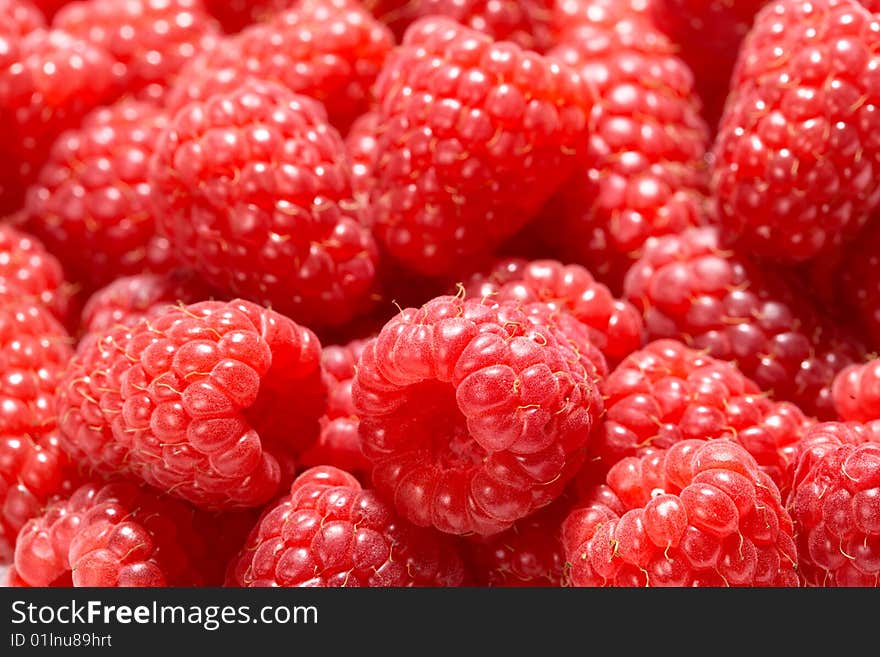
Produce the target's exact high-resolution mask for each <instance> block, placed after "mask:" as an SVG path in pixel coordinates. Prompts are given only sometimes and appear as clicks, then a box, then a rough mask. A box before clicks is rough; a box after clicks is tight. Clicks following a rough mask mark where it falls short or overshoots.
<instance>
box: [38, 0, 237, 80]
mask: <svg viewBox="0 0 880 657" xmlns="http://www.w3.org/2000/svg"><path fill="white" fill-rule="evenodd" d="M53 25H54V26H55V27H58V28H61V29H63V30H67V31H68V32H69V33H70V34H73V35H75V36H78V37H80V38H82V39H85V40H88V41H89V42H91V43H93V44H95V45H97V46H100V47H102V48H104V49H105V50H106V51H107V52H109V53H110V54H112V55H113V57H114V58H115V59H116V61H117V62H118V63H119V65H120V66H121V67H122V84H123V86H124V88H125V90H126V91H129V92H137V91H140V90H142V89H144V88H145V87H148V86H149V85H156V87H157V88H162V87H164V86H166V85H167V84H168V83H169V82H170V81H171V79H172V78H173V76H174V75H175V74H176V73H177V72H178V70H179V69H180V67H181V66H182V65H183V64H184V63H185V62H186V61H188V60H190V59H192V58H193V57H195V56H196V55H197V54H199V53H201V52H202V51H204V50H210V49H212V48H213V47H214V46H215V45H216V44H217V40H218V37H219V34H220V28H219V25H218V24H217V23H216V22H215V21H214V20H213V19H212V18H211V17H210V15H209V14H208V13H207V11H206V10H205V8H204V7H203V6H202V4H201V0H82V1H81V2H71V3H70V4H69V5H67V6H66V7H64V8H63V9H62V10H61V11H59V12H58V15H57V16H56V17H55V20H54V21H53ZM145 93H147V94H148V95H150V96H154V97H156V96H157V95H158V94H160V93H161V92H160V91H159V90H158V89H154V90H147V91H146V92H145Z"/></svg>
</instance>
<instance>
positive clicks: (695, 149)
mask: <svg viewBox="0 0 880 657" xmlns="http://www.w3.org/2000/svg"><path fill="white" fill-rule="evenodd" d="M570 4H571V3H562V4H561V8H560V9H559V10H558V11H559V12H564V11H565V8H566V6H567V5H570ZM576 6H577V7H579V9H580V12H582V13H577V14H576V15H574V16H572V17H570V18H568V17H566V16H565V14H564V13H562V17H565V18H566V19H567V21H568V22H569V24H568V25H565V29H564V31H563V34H562V37H561V43H560V45H559V46H558V47H556V48H554V49H553V50H551V51H550V54H551V55H555V56H557V57H559V58H560V59H562V60H563V61H564V62H565V63H567V64H569V65H570V66H571V67H572V68H574V69H576V70H577V71H578V72H579V73H580V74H581V76H582V77H583V78H584V79H585V80H588V81H589V82H592V83H593V84H594V85H595V88H596V90H597V93H598V97H599V100H598V101H597V102H596V104H595V105H594V106H593V113H592V116H591V120H590V124H591V126H593V129H592V132H591V134H590V138H589V155H588V161H587V163H586V166H584V167H581V169H580V170H579V171H578V172H577V173H576V174H575V175H574V177H573V178H572V179H571V180H570V181H569V182H568V183H567V184H566V185H565V186H563V188H562V190H561V191H560V192H559V194H557V195H556V197H555V198H554V199H553V200H552V201H551V203H550V204H549V205H548V207H547V208H545V211H544V212H543V218H542V220H541V221H540V222H539V226H544V225H546V226H547V228H546V231H545V233H546V235H545V239H548V238H549V241H550V242H551V243H554V242H555V243H558V244H559V247H560V248H561V249H562V250H563V253H565V254H566V256H567V257H568V258H570V259H572V260H575V261H578V262H582V263H584V264H585V265H587V266H588V267H589V268H590V270H591V271H593V272H595V273H596V274H597V275H598V276H600V278H602V280H603V281H608V283H609V284H610V285H612V287H613V288H615V289H617V288H618V287H619V284H620V281H621V280H622V278H623V274H624V272H625V271H626V268H627V267H628V265H629V264H630V263H631V262H632V260H633V259H634V255H633V254H634V252H637V251H638V249H640V248H641V247H642V245H643V244H644V242H645V240H647V239H648V237H650V236H652V235H665V234H668V233H678V232H681V231H682V230H684V229H685V228H687V227H688V226H693V225H697V224H700V223H704V210H705V208H704V205H705V198H704V192H705V189H706V187H707V183H708V174H707V170H706V166H705V164H704V156H705V154H706V151H707V149H708V146H709V134H708V130H707V128H706V125H705V123H704V122H703V120H702V118H701V117H700V103H699V100H698V99H697V96H696V94H695V92H694V82H693V78H692V75H691V73H690V71H689V70H688V68H687V66H686V65H685V64H684V63H683V62H682V61H681V60H680V59H679V58H678V56H677V51H676V49H675V46H674V44H672V43H671V42H670V41H669V40H668V39H667V38H666V37H665V36H664V35H663V34H661V33H660V32H658V31H657V29H656V28H655V27H654V26H653V24H652V23H651V22H650V21H649V20H648V18H647V17H646V15H645V14H644V12H637V11H635V10H633V9H631V8H630V7H629V6H628V3H626V2H618V1H617V0H589V1H588V2H583V1H580V2H578V3H576ZM560 20H562V18H560ZM560 221H561V226H560V227H559V228H553V229H552V230H551V229H550V226H551V225H553V226H555V225H556V224H557V223H558V222H560Z"/></svg>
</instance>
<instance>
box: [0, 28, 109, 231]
mask: <svg viewBox="0 0 880 657" xmlns="http://www.w3.org/2000/svg"><path fill="white" fill-rule="evenodd" d="M116 93H117V86H116V76H115V73H114V70H113V58H112V57H110V55H109V54H108V53H106V52H105V51H104V50H103V49H102V48H100V47H97V46H94V45H92V44H89V43H87V42H86V41H83V40H81V39H78V38H76V37H73V36H72V35H70V34H68V33H66V32H63V31H61V30H54V29H53V30H35V31H33V32H30V33H29V34H27V35H26V36H24V37H22V38H20V39H7V38H5V37H4V36H2V35H0V215H3V214H8V213H11V212H13V211H16V210H18V209H19V208H20V207H21V205H22V202H23V199H24V192H25V189H26V187H27V185H28V184H30V183H31V182H32V181H33V180H34V179H35V178H36V176H37V172H38V171H39V168H40V166H41V165H42V164H43V162H44V161H45V160H46V158H47V157H48V154H49V149H50V147H51V145H52V142H53V141H54V139H55V138H56V137H57V136H58V135H59V134H61V133H62V132H63V131H64V130H66V129H68V128H72V127H74V126H76V125H78V124H79V122H80V120H81V119H82V117H83V116H84V115H85V114H87V113H88V112H89V111H90V110H92V109H93V108H95V107H97V106H98V105H102V104H104V103H107V102H109V101H111V100H112V99H113V98H114V97H115V96H116Z"/></svg>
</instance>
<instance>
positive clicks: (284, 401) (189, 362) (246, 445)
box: [56, 300, 326, 509]
mask: <svg viewBox="0 0 880 657" xmlns="http://www.w3.org/2000/svg"><path fill="white" fill-rule="evenodd" d="M320 354H321V346H320V344H319V342H318V339H317V338H316V336H315V335H314V333H312V332H311V331H310V330H309V329H307V328H304V327H302V326H300V325H298V324H296V323H295V322H293V321H292V320H290V319H289V318H287V317H285V316H283V315H280V314H278V313H276V312H274V311H272V310H269V309H268V308H264V307H262V306H258V305H256V304H253V303H250V302H248V301H242V300H234V301H230V302H220V301H204V302H200V303H196V304H191V305H188V306H183V305H179V306H168V307H166V308H165V310H164V311H163V312H160V313H158V314H155V315H152V316H150V317H148V318H143V319H141V320H139V321H138V322H137V323H135V324H132V325H129V326H116V327H114V328H112V329H111V330H109V331H107V332H105V333H92V334H89V335H87V336H86V337H85V338H84V339H83V340H82V341H81V342H80V344H79V345H78V347H77V351H76V354H75V356H74V359H73V361H72V362H71V364H70V366H69V367H68V368H67V371H66V374H65V377H64V379H63V380H62V381H61V382H60V384H59V385H58V392H57V396H56V397H57V400H56V403H57V410H58V418H59V429H60V430H61V434H62V437H63V441H62V442H63V447H64V448H65V450H67V451H68V452H69V453H70V454H71V455H73V456H74V457H75V458H76V459H77V461H79V462H82V463H87V464H89V465H91V466H92V467H94V468H95V469H96V470H98V471H99V472H101V473H106V474H127V475H131V476H134V477H139V478H140V479H142V480H143V481H146V482H147V483H148V484H150V485H152V486H154V487H155V488H158V489H159V490H160V491H163V492H167V493H170V494H172V495H174V496H176V497H180V498H183V499H185V500H187V501H189V502H191V503H192V504H194V505H196V506H199V507H202V508H207V509H230V508H242V507H253V506H261V505H262V504H265V503H266V502H267V501H269V500H270V499H271V498H272V497H273V496H275V495H277V494H278V493H279V492H280V491H281V490H282V488H283V487H284V486H286V485H287V483H288V482H289V481H290V480H291V478H292V476H293V471H294V468H295V466H296V458H297V455H298V454H299V453H300V452H301V451H303V450H305V449H307V448H308V447H310V446H311V445H312V443H314V441H315V440H316V439H317V437H318V430H319V427H318V419H319V418H320V416H321V415H322V414H323V413H324V407H325V404H326V399H325V394H326V390H325V387H324V384H323V382H322V380H321V369H320Z"/></svg>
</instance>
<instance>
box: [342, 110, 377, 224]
mask: <svg viewBox="0 0 880 657" xmlns="http://www.w3.org/2000/svg"><path fill="white" fill-rule="evenodd" d="M380 120H381V119H380V117H379V114H378V113H377V112H366V113H365V114H362V115H361V116H359V117H358V118H357V119H355V120H354V122H353V123H352V124H351V128H349V130H348V133H347V134H346V135H345V152H346V153H348V159H349V160H350V161H351V187H352V190H353V191H354V196H355V198H356V199H357V200H358V202H360V203H362V204H363V205H366V204H367V203H369V199H370V186H371V185H372V178H371V175H372V172H373V169H374V167H375V166H376V162H377V161H378V157H379V152H378V149H379V133H380V131H381V129H382V126H381V123H380ZM364 219H365V220H367V221H369V219H370V215H369V214H368V213H364Z"/></svg>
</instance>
